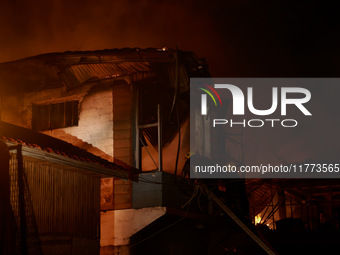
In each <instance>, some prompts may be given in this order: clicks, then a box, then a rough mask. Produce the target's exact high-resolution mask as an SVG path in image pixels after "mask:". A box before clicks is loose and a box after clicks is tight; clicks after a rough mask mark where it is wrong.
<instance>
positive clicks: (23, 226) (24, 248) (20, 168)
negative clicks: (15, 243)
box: [17, 144, 27, 255]
mask: <svg viewBox="0 0 340 255" xmlns="http://www.w3.org/2000/svg"><path fill="white" fill-rule="evenodd" d="M17 161H18V184H19V207H20V211H19V214H20V236H21V238H20V239H21V254H22V255H26V254H27V221H26V204H25V182H24V166H23V158H22V145H21V144H19V145H18V146H17Z"/></svg>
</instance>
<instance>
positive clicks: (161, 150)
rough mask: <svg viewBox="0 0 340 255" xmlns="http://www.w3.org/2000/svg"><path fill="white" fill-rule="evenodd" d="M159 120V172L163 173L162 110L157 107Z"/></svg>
mask: <svg viewBox="0 0 340 255" xmlns="http://www.w3.org/2000/svg"><path fill="white" fill-rule="evenodd" d="M157 117H158V118H157V119H158V171H160V172H162V171H163V155H162V154H163V148H162V146H163V142H162V108H161V106H160V105H157Z"/></svg>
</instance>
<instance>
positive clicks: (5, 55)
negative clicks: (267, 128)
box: [0, 0, 340, 77]
mask: <svg viewBox="0 0 340 255" xmlns="http://www.w3.org/2000/svg"><path fill="white" fill-rule="evenodd" d="M0 10H1V15H0V24H1V25H0V35H1V36H0V62H5V61H10V60H15V59H20V58H24V57H28V56H32V55H36V54H40V53H48V52H56V51H66V50H97V49H109V48H121V47H141V48H145V47H163V46H166V47H170V48H174V47H176V45H177V46H178V47H179V48H180V49H183V50H191V51H194V52H195V53H196V54H197V55H198V56H199V57H204V58H206V59H207V61H208V63H209V65H210V69H211V72H212V74H213V76H220V77H223V76H225V77H226V76H229V77H230V76H233V77H244V76H247V77H255V76H256V77H266V76H272V77H273V76H276V77H283V76H295V77H306V76H309V77H316V76H333V77H334V76H338V74H339V71H340V66H339V61H338V59H339V56H340V49H339V45H340V44H339V42H340V40H339V31H338V28H339V18H340V16H339V15H338V14H337V8H335V7H333V6H329V5H326V4H323V5H322V6H319V5H317V4H313V3H310V2H309V1H303V2H301V1H300V2H299V3H293V2H292V3H289V2H287V1H284V2H282V3H276V2H275V3H274V2H271V3H270V2H269V3H263V2H259V1H251V0H243V1H236V0H233V1H209V2H208V1H198V0H196V1H193V0H189V1H179V0H173V1H151V0H147V1H134V0H118V1H108V0H97V1H89V0H82V1H79V0H75V1H66V0H51V1H43V0H20V1H19V0H13V1H1V3H0Z"/></svg>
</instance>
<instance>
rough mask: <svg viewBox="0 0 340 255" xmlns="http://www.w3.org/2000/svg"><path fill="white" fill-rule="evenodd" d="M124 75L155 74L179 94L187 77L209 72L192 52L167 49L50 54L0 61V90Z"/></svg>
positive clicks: (76, 83)
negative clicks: (0, 62) (177, 89)
mask: <svg viewBox="0 0 340 255" xmlns="http://www.w3.org/2000/svg"><path fill="white" fill-rule="evenodd" d="M177 74H178V76H179V77H176V75H177ZM124 76H129V78H128V79H129V80H130V81H132V82H134V81H140V80H144V79H146V78H150V77H157V79H158V81H159V83H160V84H161V85H162V86H165V87H170V88H171V87H175V86H178V87H179V90H180V91H179V92H180V93H182V92H185V91H186V90H188V88H189V77H206V76H209V73H208V71H207V65H206V63H205V61H204V60H199V59H197V58H196V56H195V55H194V54H193V53H191V52H186V51H179V50H168V49H166V48H162V49H139V48H134V49H129V48H126V49H113V50H102V51H81V52H64V53H49V54H43V55H38V56H34V57H29V58H26V59H22V60H18V61H13V62H7V63H2V64H0V92H2V93H13V92H17V91H18V89H20V91H22V92H29V91H34V90H39V89H48V88H55V87H62V86H64V87H65V88H66V89H67V90H72V89H74V88H76V87H79V86H82V85H84V84H87V83H91V82H95V81H99V80H105V79H115V78H117V77H119V78H121V77H124ZM176 80H177V81H178V83H179V84H176ZM1 84H10V85H11V86H6V87H4V86H1Z"/></svg>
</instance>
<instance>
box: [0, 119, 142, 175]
mask: <svg viewBox="0 0 340 255" xmlns="http://www.w3.org/2000/svg"><path fill="white" fill-rule="evenodd" d="M0 139H1V140H3V141H4V142H7V143H10V144H21V145H24V146H25V147H26V148H32V149H36V150H35V151H34V152H33V151H32V150H30V154H32V152H33V154H35V155H36V156H38V157H39V158H41V157H43V158H46V157H47V158H49V159H50V160H53V161H63V162H69V163H70V164H76V163H74V162H75V160H76V161H78V162H83V163H86V164H83V167H85V168H88V169H89V170H91V171H93V172H96V171H95V170H96V168H97V170H98V171H97V172H98V173H99V174H101V175H103V176H107V177H108V176H115V177H120V178H124V179H134V175H135V172H136V170H135V169H133V168H131V167H128V166H121V165H117V164H115V163H112V162H109V161H107V160H105V159H102V158H100V157H98V156H95V155H93V154H91V153H89V152H87V151H85V150H83V149H80V148H78V147H76V146H73V145H72V144H69V143H67V142H64V141H62V140H59V139H56V138H54V137H51V136H48V135H45V134H42V133H38V132H34V131H32V130H29V129H26V128H22V127H19V126H15V125H12V124H9V123H6V122H3V121H0ZM26 151H29V150H26ZM67 158H68V159H70V160H67Z"/></svg>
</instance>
